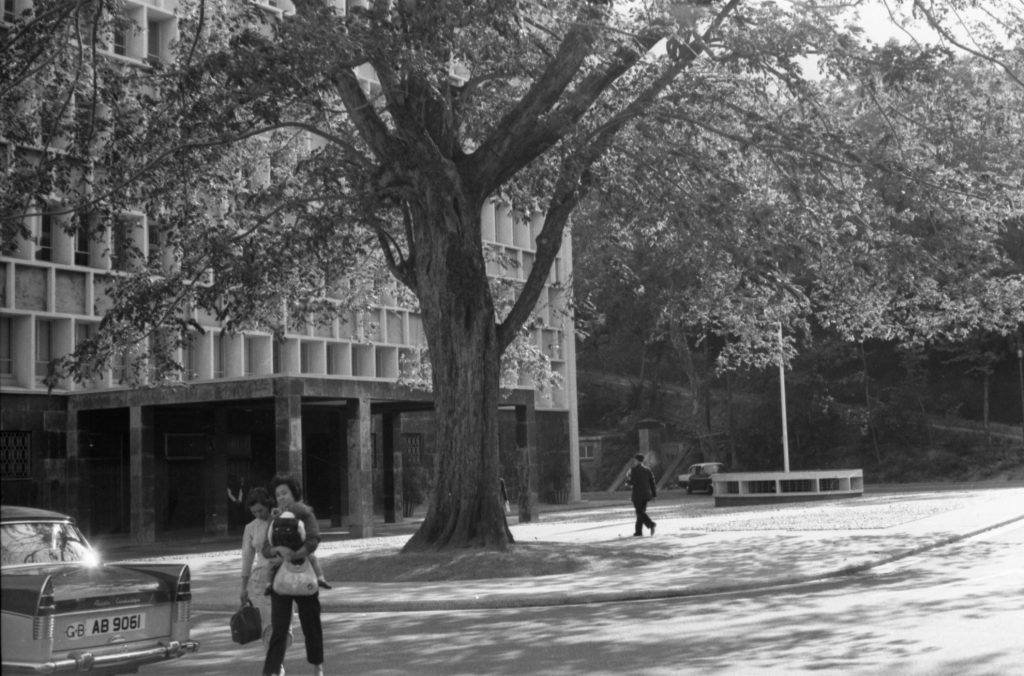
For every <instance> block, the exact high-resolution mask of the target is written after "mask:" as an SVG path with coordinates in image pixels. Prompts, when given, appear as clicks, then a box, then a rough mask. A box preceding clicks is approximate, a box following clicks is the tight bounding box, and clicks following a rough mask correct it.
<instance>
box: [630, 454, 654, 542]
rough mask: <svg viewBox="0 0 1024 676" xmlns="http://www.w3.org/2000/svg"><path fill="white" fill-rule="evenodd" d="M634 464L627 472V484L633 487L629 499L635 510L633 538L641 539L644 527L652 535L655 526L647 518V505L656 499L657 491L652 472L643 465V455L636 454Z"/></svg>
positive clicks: (649, 518)
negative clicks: (648, 529)
mask: <svg viewBox="0 0 1024 676" xmlns="http://www.w3.org/2000/svg"><path fill="white" fill-rule="evenodd" d="M633 459H634V460H635V461H636V463H635V464H634V465H633V467H632V468H630V470H629V483H630V485H631V486H632V487H633V490H632V495H631V498H632V500H633V508H634V509H636V526H635V527H634V529H633V537H642V536H643V534H644V526H647V527H648V528H650V529H651V535H654V527H655V526H656V525H657V524H655V523H654V521H651V517H649V516H647V503H648V502H650V501H651V500H653V499H654V498H656V497H658V489H657V487H656V486H655V484H654V472H652V471H651V470H650V468H649V467H648V466H647V465H645V464H644V454H643V453H637V454H636V455H635V456H633Z"/></svg>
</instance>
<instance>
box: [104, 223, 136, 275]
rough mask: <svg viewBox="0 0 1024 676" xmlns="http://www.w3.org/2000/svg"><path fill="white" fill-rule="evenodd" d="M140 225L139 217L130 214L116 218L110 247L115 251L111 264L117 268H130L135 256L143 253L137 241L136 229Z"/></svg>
mask: <svg viewBox="0 0 1024 676" xmlns="http://www.w3.org/2000/svg"><path fill="white" fill-rule="evenodd" d="M140 225H141V224H140V223H139V221H138V219H136V218H133V217H130V216H121V217H118V218H116V219H115V220H114V227H113V231H112V232H111V233H110V237H111V240H112V241H111V242H110V248H111V251H112V253H113V258H112V260H111V261H110V264H111V266H112V267H113V268H114V269H115V270H128V269H130V268H131V266H132V262H133V260H135V257H136V256H137V255H140V254H141V253H142V252H141V251H139V249H138V246H137V244H136V242H135V236H136V234H135V231H136V229H137V228H139V227H140Z"/></svg>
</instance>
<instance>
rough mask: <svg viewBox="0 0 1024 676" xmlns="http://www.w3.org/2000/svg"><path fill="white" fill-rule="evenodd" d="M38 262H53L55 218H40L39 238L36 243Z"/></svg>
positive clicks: (48, 215)
mask: <svg viewBox="0 0 1024 676" xmlns="http://www.w3.org/2000/svg"><path fill="white" fill-rule="evenodd" d="M36 260H37V261H51V260H53V216H52V215H51V214H43V215H42V216H40V218H39V238H38V240H37V241H36Z"/></svg>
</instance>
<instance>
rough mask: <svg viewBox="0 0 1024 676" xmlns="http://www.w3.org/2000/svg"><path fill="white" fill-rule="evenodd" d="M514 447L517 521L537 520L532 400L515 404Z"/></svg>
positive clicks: (535, 425) (538, 516)
mask: <svg viewBox="0 0 1024 676" xmlns="http://www.w3.org/2000/svg"><path fill="white" fill-rule="evenodd" d="M516 448H517V449H518V450H519V523H528V522H531V521H539V520H540V512H539V511H537V483H538V477H537V410H536V409H535V408H534V407H533V402H532V401H531V402H530V403H529V404H528V405H526V406H516Z"/></svg>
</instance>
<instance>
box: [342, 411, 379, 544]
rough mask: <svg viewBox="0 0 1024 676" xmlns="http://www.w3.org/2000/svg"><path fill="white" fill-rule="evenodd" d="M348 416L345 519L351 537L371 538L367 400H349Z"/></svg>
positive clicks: (370, 447) (371, 452) (370, 461)
mask: <svg viewBox="0 0 1024 676" xmlns="http://www.w3.org/2000/svg"><path fill="white" fill-rule="evenodd" d="M348 410H349V417H348V434H347V437H348V516H349V532H351V533H352V536H353V537H357V538H368V537H373V446H372V445H371V440H370V430H371V429H372V426H371V425H372V421H371V418H370V400H369V399H350V400H349V405H348Z"/></svg>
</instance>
